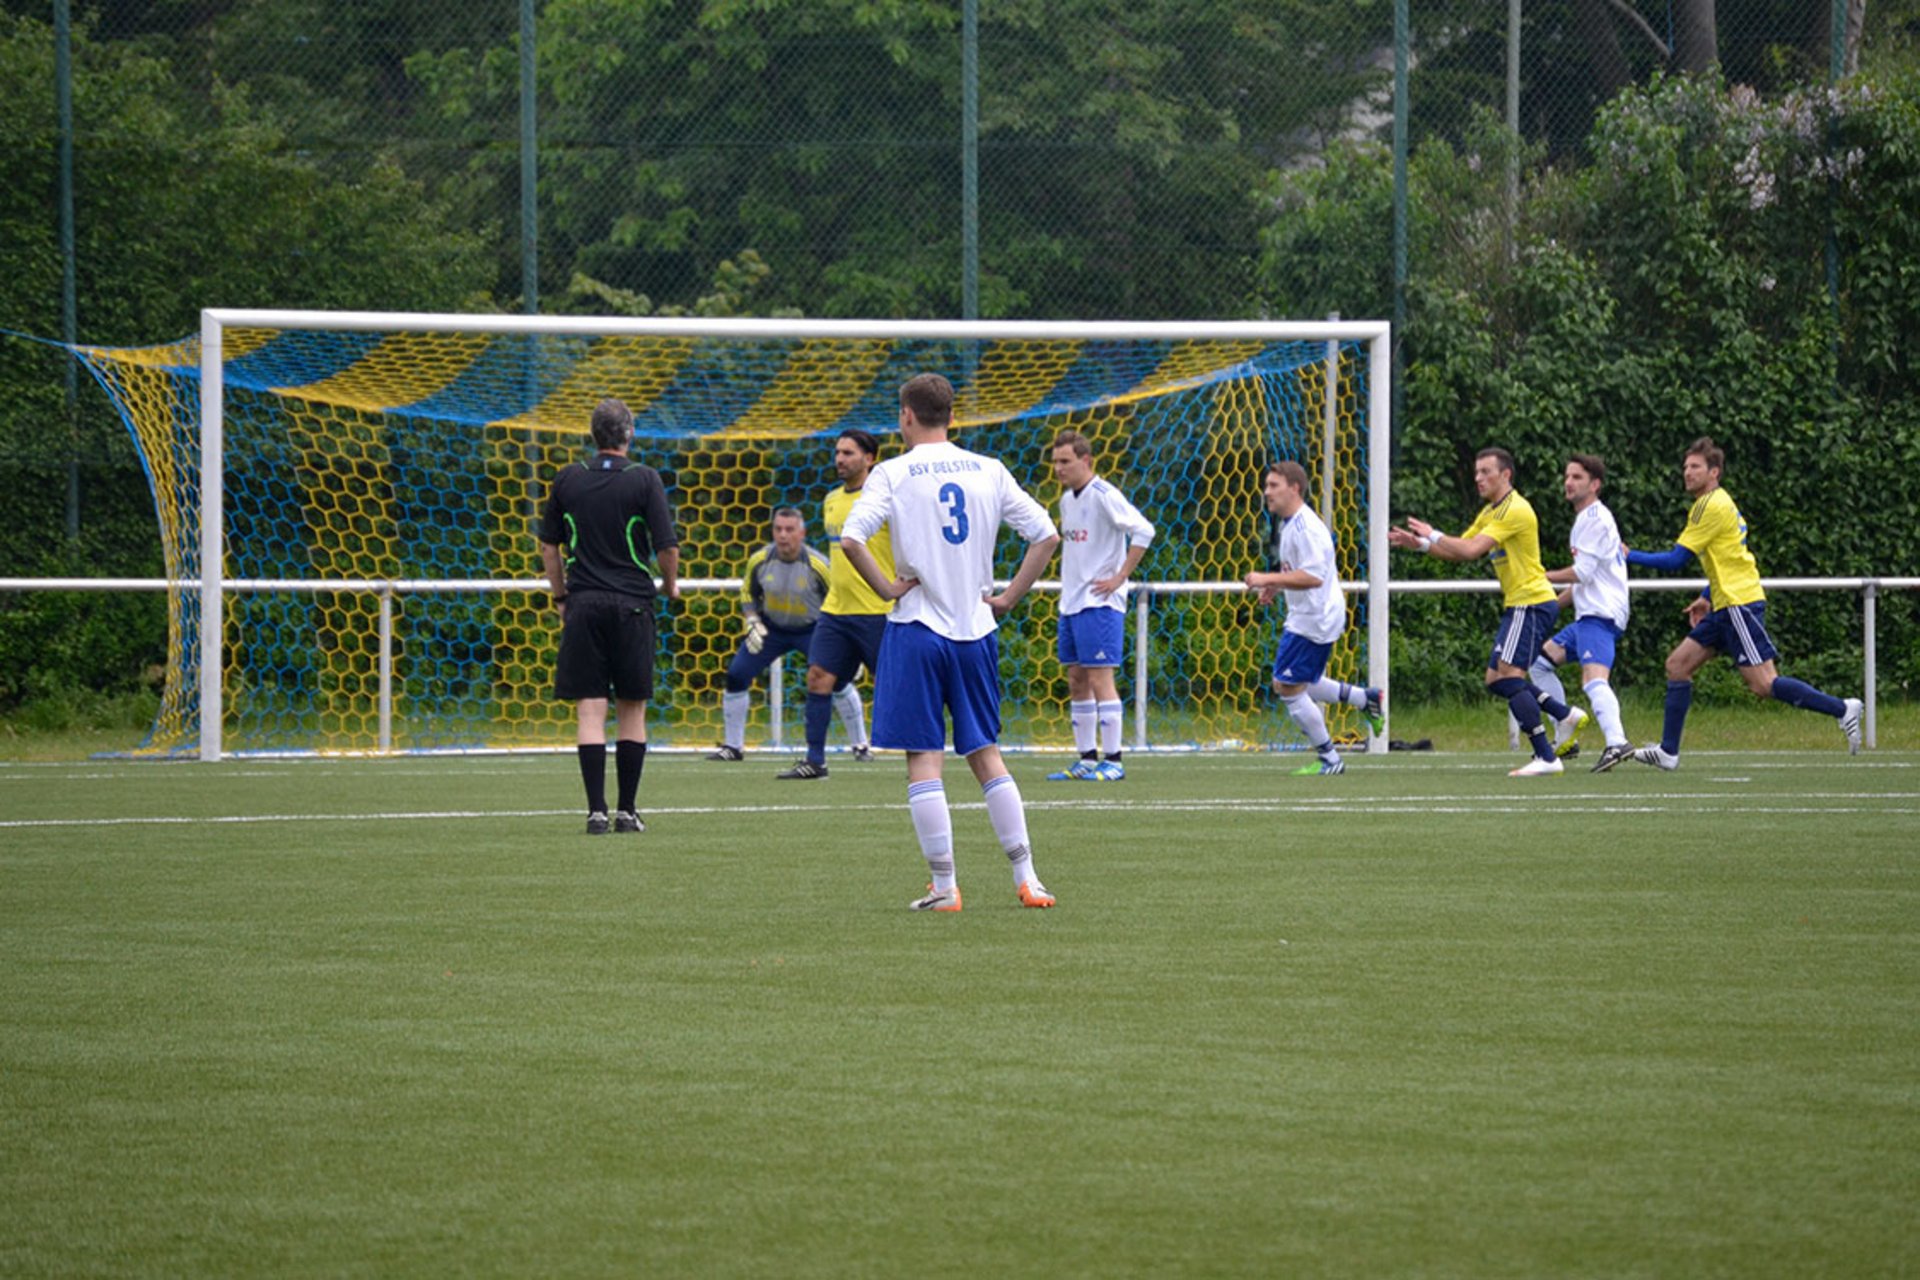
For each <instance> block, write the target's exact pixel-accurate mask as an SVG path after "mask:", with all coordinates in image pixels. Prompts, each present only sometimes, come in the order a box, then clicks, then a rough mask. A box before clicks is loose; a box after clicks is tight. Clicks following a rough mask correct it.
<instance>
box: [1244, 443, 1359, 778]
mask: <svg viewBox="0 0 1920 1280" xmlns="http://www.w3.org/2000/svg"><path fill="white" fill-rule="evenodd" d="M1261 492H1262V495H1263V496H1264V497H1265V499H1266V504H1267V510H1268V511H1269V512H1271V513H1272V514H1273V515H1275V516H1277V517H1278V518H1279V519H1280V521H1281V525H1280V538H1279V548H1278V550H1279V557H1278V559H1279V562H1280V568H1279V570H1278V571H1277V572H1272V573H1263V572H1258V571H1256V572H1253V573H1249V574H1248V575H1247V576H1246V584H1247V590H1249V591H1253V592H1256V593H1258V595H1259V598H1260V603H1261V604H1271V603H1273V600H1274V598H1275V597H1276V596H1285V597H1286V604H1287V619H1286V623H1285V624H1284V626H1283V627H1282V628H1281V634H1280V652H1279V653H1278V654H1277V655H1276V656H1275V658H1274V660H1273V691H1274V692H1275V693H1277V694H1279V695H1280V698H1281V701H1282V702H1284V703H1285V704H1286V707H1287V714H1288V715H1289V716H1292V717H1293V722H1294V723H1295V724H1297V725H1299V726H1300V731H1301V732H1302V733H1304V734H1306V735H1307V741H1308V742H1309V743H1310V744H1312V746H1313V749H1314V753H1315V755H1316V756H1317V757H1318V759H1316V760H1315V761H1314V763H1312V764H1310V765H1306V766H1303V767H1302V768H1299V769H1296V770H1294V772H1295V773H1297V774H1302V775H1328V774H1336V773H1344V772H1345V771H1346V767H1347V766H1346V763H1345V762H1344V761H1343V760H1341V758H1340V752H1339V751H1338V750H1337V749H1336V748H1335V747H1334V745H1333V735H1331V734H1330V733H1328V732H1327V718H1326V716H1324V715H1323V714H1321V711H1320V708H1319V707H1318V706H1317V705H1315V704H1316V703H1320V702H1325V703H1342V702H1344V703H1346V704H1347V705H1348V706H1352V707H1356V708H1358V709H1359V711H1360V714H1361V716H1363V717H1364V718H1365V719H1366V722H1367V727H1368V728H1369V729H1371V730H1372V731H1373V732H1374V733H1375V734H1376V735H1377V734H1379V733H1380V732H1381V731H1382V730H1383V729H1385V728H1386V718H1385V715H1384V713H1383V710H1382V707H1381V695H1380V690H1378V689H1368V688H1366V687H1364V686H1361V685H1351V684H1344V683H1342V682H1340V681H1338V680H1329V679H1328V678H1327V676H1326V670H1327V656H1328V655H1329V654H1331V653H1332V652H1333V642H1334V641H1336V640H1338V639H1339V638H1340V633H1341V632H1343V631H1345V630H1346V629H1347V600H1346V596H1345V595H1344V594H1342V592H1341V590H1340V571H1339V567H1338V566H1337V564H1336V563H1335V561H1334V557H1333V534H1332V533H1331V532H1329V531H1328V529H1327V526H1326V524H1325V522H1323V521H1322V520H1321V519H1320V517H1319V516H1317V515H1315V514H1314V512H1313V509H1312V508H1311V507H1309V506H1308V505H1307V473H1306V469H1305V468H1304V467H1302V466H1301V465H1300V464H1299V463H1297V462H1276V463H1272V464H1270V465H1269V466H1268V467H1267V469H1266V471H1265V472H1264V473H1263V474H1262V476H1261Z"/></svg>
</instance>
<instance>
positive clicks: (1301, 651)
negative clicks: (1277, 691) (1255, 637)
mask: <svg viewBox="0 0 1920 1280" xmlns="http://www.w3.org/2000/svg"><path fill="white" fill-rule="evenodd" d="M1332 652H1333V643H1332V641H1328V642H1327V643H1326V644H1321V643H1320V642H1319V641H1317V640H1309V639H1307V638H1306V637H1305V636H1302V635H1295V634H1294V633H1293V632H1291V631H1282V632H1281V633H1280V652H1279V653H1278V654H1275V655H1274V659H1273V678H1274V679H1275V680H1278V681H1279V682H1280V683H1281V684H1312V683H1313V682H1314V681H1315V680H1318V679H1319V678H1320V677H1321V676H1323V675H1325V674H1326V673H1327V656H1328V655H1329V654H1331V653H1332Z"/></svg>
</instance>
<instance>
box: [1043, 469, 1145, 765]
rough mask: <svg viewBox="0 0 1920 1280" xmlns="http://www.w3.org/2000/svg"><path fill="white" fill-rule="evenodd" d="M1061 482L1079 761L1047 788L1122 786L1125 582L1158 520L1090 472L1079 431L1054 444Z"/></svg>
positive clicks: (1063, 650) (1062, 646)
mask: <svg viewBox="0 0 1920 1280" xmlns="http://www.w3.org/2000/svg"><path fill="white" fill-rule="evenodd" d="M1053 474H1054V475H1055V476H1057V477H1058V478H1059V480H1060V639H1059V654H1060V661H1061V663H1062V665H1064V666H1065V667H1066V669H1067V696H1068V709H1069V711H1070V712H1071V714H1072V721H1073V745H1074V749H1075V750H1077V751H1078V752H1079V753H1080V759H1079V760H1078V761H1077V762H1076V763H1075V764H1074V765H1073V766H1072V767H1071V768H1068V769H1063V770H1061V771H1060V772H1058V773H1050V774H1048V775H1047V781H1049V782H1118V781H1120V780H1121V779H1122V778H1124V777H1126V776H1127V772H1126V766H1124V765H1123V764H1121V762H1120V759H1121V748H1120V731H1121V724H1122V713H1121V706H1120V688H1119V686H1118V685H1117V684H1116V683H1115V682H1114V678H1113V673H1114V669H1115V668H1116V667H1118V666H1119V665H1120V658H1121V655H1122V654H1123V653H1124V652H1125V650H1126V634H1127V629H1126V618H1127V613H1126V610H1127V579H1128V578H1130V577H1132V576H1133V571H1134V570H1135V569H1137V568H1139V567H1140V560H1141V557H1143V556H1145V555H1146V554H1147V547H1148V546H1150V545H1151V544H1152V542H1153V522H1152V521H1150V520H1148V519H1147V518H1146V517H1145V516H1143V515H1141V514H1140V512H1139V511H1138V510H1137V509H1136V508H1135V507H1134V505H1133V504H1132V503H1131V502H1128V501H1127V499H1126V496H1125V495H1124V494H1122V493H1121V492H1120V491H1119V490H1118V489H1116V488H1114V487H1113V486H1112V485H1111V484H1108V483H1107V482H1106V481H1105V480H1102V479H1101V478H1100V477H1098V476H1096V475H1094V474H1093V446H1092V444H1090V443H1089V442H1088V441H1087V438H1086V437H1085V436H1083V435H1081V434H1080V433H1079V432H1078V431H1062V432H1061V433H1060V434H1059V435H1057V436H1055V437H1054V438H1053Z"/></svg>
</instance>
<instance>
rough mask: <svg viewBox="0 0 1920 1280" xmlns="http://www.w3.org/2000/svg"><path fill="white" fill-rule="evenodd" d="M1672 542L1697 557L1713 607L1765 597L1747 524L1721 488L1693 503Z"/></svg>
mask: <svg viewBox="0 0 1920 1280" xmlns="http://www.w3.org/2000/svg"><path fill="white" fill-rule="evenodd" d="M1676 541H1677V542H1679V544H1680V545H1681V546H1683V547H1685V548H1686V549H1687V550H1689V551H1691V552H1693V554H1694V555H1696V556H1698V557H1699V559H1700V566H1701V568H1703V569H1705V570H1706V574H1707V588H1708V590H1709V591H1710V592H1711V593H1712V596H1713V600H1712V604H1713V607H1714V608H1716V609H1725V608H1728V607H1730V606H1732V605H1736V604H1756V603H1758V602H1759V601H1761V600H1765V599H1766V598H1767V593H1766V592H1765V591H1763V590H1761V587H1760V566H1759V564H1758V563H1756V562H1755V560H1754V558H1753V552H1751V551H1749V550H1748V549H1747V522H1746V520H1745V519H1744V518H1742V516H1741V515H1740V508H1739V507H1737V506H1735V505H1734V501H1733V498H1732V497H1731V496H1729V495H1728V493H1727V491H1726V490H1725V489H1715V490H1714V491H1713V492H1712V493H1709V494H1707V495H1706V496H1705V497H1703V498H1701V499H1699V500H1698V501H1696V502H1695V503H1694V504H1693V509H1692V510H1690V511H1688V512H1687V527H1686V528H1684V529H1682V530H1681V531H1680V536H1679V538H1677V539H1676Z"/></svg>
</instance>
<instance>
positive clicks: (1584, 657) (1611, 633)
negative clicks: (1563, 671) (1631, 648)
mask: <svg viewBox="0 0 1920 1280" xmlns="http://www.w3.org/2000/svg"><path fill="white" fill-rule="evenodd" d="M1549 643H1552V644H1557V645H1559V646H1560V647H1561V648H1562V649H1564V650H1565V651H1566V654H1567V656H1566V659H1565V661H1567V662H1578V663H1579V664H1581V665H1582V666H1586V665H1588V664H1592V665H1594V666H1600V667H1605V668H1607V669H1608V670H1609V671H1611V670H1612V669H1613V652H1614V648H1615V646H1617V645H1618V644H1619V643H1620V628H1619V627H1616V626H1615V625H1614V624H1613V619H1612V618H1602V617H1599V616H1598V615H1595V616H1592V617H1586V618H1576V619H1574V620H1573V621H1572V622H1570V623H1568V624H1567V625H1566V626H1564V627H1562V628H1560V630H1559V632H1558V633H1557V634H1555V636H1554V637H1553V639H1552V640H1551V641H1550V642H1549Z"/></svg>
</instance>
